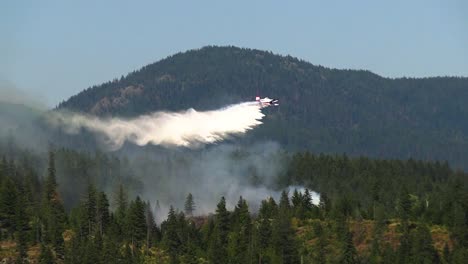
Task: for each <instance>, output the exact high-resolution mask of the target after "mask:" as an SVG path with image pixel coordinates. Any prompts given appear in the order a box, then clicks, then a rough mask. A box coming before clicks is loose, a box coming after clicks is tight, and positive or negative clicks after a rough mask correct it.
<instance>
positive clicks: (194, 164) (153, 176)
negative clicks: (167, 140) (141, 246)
mask: <svg viewBox="0 0 468 264" xmlns="http://www.w3.org/2000/svg"><path fill="white" fill-rule="evenodd" d="M130 159H131V160H130V163H131V165H132V166H131V167H132V168H133V169H134V175H135V177H136V178H138V180H139V181H141V182H142V183H144V187H143V189H142V190H138V193H137V194H138V195H140V196H142V197H143V199H145V200H148V201H149V202H150V203H151V204H152V205H153V207H156V208H155V215H156V219H157V220H158V222H161V221H162V220H164V219H165V218H166V216H167V212H168V210H169V207H170V206H171V205H172V206H174V208H176V209H179V210H183V209H184V201H185V198H186V196H187V195H188V193H191V194H192V195H193V197H194V201H195V205H196V210H195V214H196V215H207V214H210V213H213V212H215V210H216V204H217V203H218V202H219V200H220V198H221V197H222V196H224V197H225V198H226V206H227V208H228V209H229V210H233V209H234V207H235V205H236V204H237V202H238V200H239V197H240V196H242V198H243V199H245V200H246V201H247V202H248V205H249V210H250V211H251V212H256V211H257V210H258V209H259V206H260V204H261V201H262V200H264V199H267V198H268V197H273V198H274V199H275V200H276V201H277V202H278V201H279V198H280V195H281V191H282V189H283V187H284V185H282V184H280V183H279V180H280V178H281V177H284V175H285V174H286V172H287V168H288V164H289V156H288V154H287V153H286V152H285V151H284V150H283V149H282V148H281V146H280V145H279V144H277V143H274V142H258V143H255V144H253V145H249V146H240V145H235V144H220V145H214V146H211V147H209V148H205V149H195V150H184V151H180V150H177V149H163V150H161V149H158V151H157V153H155V152H140V153H139V154H137V155H134V156H132V157H130ZM288 189H290V190H289V194H290V195H292V193H293V190H294V189H298V191H301V192H303V191H304V190H305V189H304V187H301V186H291V187H289V188H288ZM311 194H312V199H313V202H314V203H318V199H319V198H318V197H319V195H318V194H317V193H314V192H311ZM156 204H158V206H154V205H156Z"/></svg>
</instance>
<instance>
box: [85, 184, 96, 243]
mask: <svg viewBox="0 0 468 264" xmlns="http://www.w3.org/2000/svg"><path fill="white" fill-rule="evenodd" d="M84 206H85V213H86V226H87V233H88V234H89V235H94V230H95V227H96V220H97V216H96V212H97V210H96V206H97V194H96V188H95V187H94V185H93V184H92V183H89V184H88V193H87V197H86V201H85V204H84Z"/></svg>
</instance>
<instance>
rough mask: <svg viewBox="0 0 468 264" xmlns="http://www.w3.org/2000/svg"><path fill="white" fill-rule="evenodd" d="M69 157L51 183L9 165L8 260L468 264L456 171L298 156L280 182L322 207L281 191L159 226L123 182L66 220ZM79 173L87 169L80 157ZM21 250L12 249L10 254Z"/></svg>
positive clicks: (461, 186)
mask: <svg viewBox="0 0 468 264" xmlns="http://www.w3.org/2000/svg"><path fill="white" fill-rule="evenodd" d="M59 153H61V154H60V155H62V154H64V153H66V152H65V151H63V150H61V151H51V152H50V153H49V155H48V163H47V165H46V169H45V171H46V173H45V177H41V176H42V175H40V174H39V173H37V171H36V169H35V168H33V167H32V166H31V165H28V164H31V163H30V162H26V161H25V159H26V158H25V157H26V156H23V155H21V154H17V156H16V157H15V159H10V157H8V156H6V157H5V158H3V159H2V160H1V162H0V230H1V232H0V233H1V242H0V243H2V252H6V253H2V258H5V259H7V260H6V261H8V259H10V260H11V261H13V260H14V261H16V263H27V262H31V263H35V262H36V261H37V262H39V263H465V261H466V259H467V258H468V231H467V230H468V217H467V216H468V195H467V194H468V192H467V184H466V177H467V175H466V174H464V173H462V172H454V171H452V170H451V169H450V167H449V166H448V164H446V163H438V162H421V161H413V160H408V161H390V160H370V159H366V158H348V157H346V156H326V155H313V154H310V153H298V154H296V155H294V156H293V157H292V158H291V161H290V163H289V164H290V166H289V171H288V173H287V174H286V175H285V176H283V177H282V178H280V181H283V184H291V183H295V184H302V185H304V186H307V187H312V186H317V187H314V190H317V191H319V192H320V193H321V200H320V203H319V204H318V205H314V204H313V203H312V200H311V193H310V192H309V191H308V190H307V189H306V190H305V191H304V192H299V191H297V190H295V191H293V192H292V193H289V194H288V193H287V192H286V191H283V192H282V194H281V197H280V199H279V200H276V201H275V200H274V199H273V198H271V197H265V200H263V201H262V202H261V206H260V208H259V210H258V212H252V211H250V210H249V206H248V203H247V201H246V200H245V199H243V198H242V197H240V198H239V200H238V202H237V205H236V206H235V207H234V209H233V210H228V208H227V207H226V200H225V199H224V198H223V197H220V200H219V201H218V204H217V208H216V210H215V212H214V213H213V214H212V215H208V216H197V209H196V207H197V206H196V205H197V204H196V203H197V201H196V197H194V196H192V195H191V194H188V195H187V199H186V202H185V207H184V210H183V211H181V210H178V209H176V208H173V207H171V208H170V210H169V213H168V215H167V218H165V220H164V221H163V222H162V223H161V224H159V225H158V224H157V223H156V221H155V215H154V212H155V210H154V207H155V206H157V205H156V204H153V205H152V204H151V203H150V202H149V201H144V200H142V199H141V198H140V197H138V196H136V197H130V196H131V195H129V193H128V191H127V188H126V187H127V186H126V185H125V184H121V185H119V188H117V189H116V190H115V191H112V192H108V193H107V194H106V193H105V192H103V191H102V190H101V189H100V188H97V187H96V184H95V183H94V182H93V180H91V178H89V179H90V180H89V182H88V185H87V187H86V189H85V190H84V191H83V193H82V195H81V196H80V197H79V199H77V202H76V204H74V205H73V206H72V207H71V209H70V210H69V211H68V210H65V209H64V204H63V199H62V196H61V195H60V192H59V186H58V184H57V180H56V174H57V169H58V168H57V165H56V160H57V159H61V158H63V157H58V155H59ZM67 157H69V158H70V157H73V155H71V156H67ZM70 163H71V164H79V163H78V160H74V159H73V158H71V160H70ZM77 168H81V167H80V166H78V167H77ZM80 170H83V171H84V170H85V168H81V169H80ZM75 176H76V175H74V174H73V175H71V177H75ZM173 191H177V190H173ZM11 241H14V242H15V243H14V247H12V248H10V251H8V250H3V249H4V248H6V245H8V243H7V242H11ZM3 243H5V245H4V244H3ZM10 245H11V243H10Z"/></svg>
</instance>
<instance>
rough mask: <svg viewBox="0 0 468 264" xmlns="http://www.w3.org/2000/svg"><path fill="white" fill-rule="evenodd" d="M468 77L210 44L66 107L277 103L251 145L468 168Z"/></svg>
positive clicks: (133, 111)
mask: <svg viewBox="0 0 468 264" xmlns="http://www.w3.org/2000/svg"><path fill="white" fill-rule="evenodd" d="M467 87H468V78H464V77H426V78H407V77H402V78H388V77H382V76H379V75H377V74H375V73H373V72H371V71H367V70H339V69H332V68H327V67H324V66H317V65H313V64H311V63H309V62H306V61H304V60H301V59H298V58H295V57H292V56H289V55H288V56H282V55H275V54H273V53H272V52H268V51H261V50H255V49H245V48H237V47H233V46H228V47H218V46H207V47H203V48H200V49H193V50H189V51H186V52H180V53H177V54H174V55H172V56H168V57H167V58H165V59H162V60H160V61H158V62H155V63H152V64H149V65H146V66H144V67H142V68H141V69H139V70H136V71H133V72H131V73H129V74H128V75H127V76H125V77H123V76H122V77H121V78H120V79H114V80H113V81H111V82H107V83H104V84H101V85H97V86H93V87H90V88H88V89H86V90H84V91H82V92H81V93H78V94H77V95H75V96H72V97H71V98H70V99H68V100H67V101H65V102H62V103H61V104H60V105H59V106H58V109H63V108H67V109H70V110H74V111H80V112H86V113H91V114H96V115H101V116H109V115H110V116H127V117H130V116H136V115H140V114H144V113H149V112H153V111H180V110H184V109H188V108H195V109H197V110H208V109H216V108H218V107H222V106H225V105H228V104H234V103H238V102H241V101H246V100H253V98H254V97H255V95H257V94H259V95H261V96H270V97H278V98H279V99H280V104H281V105H280V106H279V107H278V108H270V109H266V110H265V112H266V113H267V116H266V118H265V122H264V125H263V126H261V127H259V128H258V129H256V130H254V131H252V133H250V134H249V135H248V137H247V140H259V139H260V140H273V141H278V142H280V143H281V144H283V145H284V146H285V147H287V148H292V149H308V150H311V151H314V152H325V153H343V152H346V153H349V154H351V155H366V156H373V157H386V158H387V157H394V158H411V157H412V158H417V159H440V160H449V161H450V162H451V163H452V164H454V165H455V166H456V167H465V168H466V167H468V166H467V164H466V162H465V161H463V156H466V155H468V151H467V150H464V149H468V124H466V123H464V122H461V121H460V120H462V119H463V117H468V107H467V106H466V104H465V103H464V102H466V101H468V88H467Z"/></svg>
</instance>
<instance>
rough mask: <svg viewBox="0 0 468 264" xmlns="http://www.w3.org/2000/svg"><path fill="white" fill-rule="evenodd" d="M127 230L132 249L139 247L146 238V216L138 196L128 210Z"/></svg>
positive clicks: (143, 205)
mask: <svg viewBox="0 0 468 264" xmlns="http://www.w3.org/2000/svg"><path fill="white" fill-rule="evenodd" d="M127 228H128V231H129V232H128V236H129V239H130V241H131V244H132V248H135V247H136V246H140V245H141V242H142V241H144V240H145V238H146V215H145V204H144V203H143V202H142V201H141V199H140V197H139V196H137V197H136V199H135V201H133V202H132V203H131V204H130V207H129V209H128V215H127Z"/></svg>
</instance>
